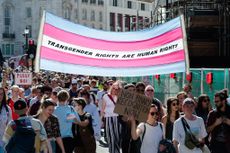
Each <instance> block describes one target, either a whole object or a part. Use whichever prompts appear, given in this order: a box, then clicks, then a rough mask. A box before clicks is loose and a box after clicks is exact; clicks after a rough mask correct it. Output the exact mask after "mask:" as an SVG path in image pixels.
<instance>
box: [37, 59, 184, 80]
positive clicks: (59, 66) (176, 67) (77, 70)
mask: <svg viewBox="0 0 230 153" xmlns="http://www.w3.org/2000/svg"><path fill="white" fill-rule="evenodd" d="M41 69H45V70H50V71H56V72H63V73H71V74H81V75H94V76H121V77H125V76H130V77H132V76H148V75H155V74H169V73H177V72H184V71H185V63H184V61H183V62H176V63H172V64H165V65H158V66H151V67H137V68H116V69H114V68H103V67H92V66H84V65H75V64H67V63H62V62H56V61H50V60H46V59H41Z"/></svg>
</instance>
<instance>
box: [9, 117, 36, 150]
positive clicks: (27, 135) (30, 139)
mask: <svg viewBox="0 0 230 153" xmlns="http://www.w3.org/2000/svg"><path fill="white" fill-rule="evenodd" d="M23 121H25V120H23ZM14 122H15V125H16V130H15V133H14V134H13V135H12V137H11V138H10V140H9V142H8V144H7V145H6V148H5V149H6V151H7V153H35V148H34V144H35V136H36V133H35V131H34V129H33V128H32V124H31V122H30V124H29V125H24V124H23V123H22V121H21V120H14ZM24 123H25V122H24Z"/></svg>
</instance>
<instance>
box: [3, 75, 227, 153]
mask: <svg viewBox="0 0 230 153" xmlns="http://www.w3.org/2000/svg"><path fill="white" fill-rule="evenodd" d="M5 79H7V78H5ZM32 81H33V82H32V85H23V86H18V85H14V83H12V84H8V86H4V87H0V121H1V122H0V153H5V152H7V153H11V152H12V153H16V152H17V153H21V152H20V151H19V150H24V149H26V147H24V146H23V145H24V144H23V137H20V140H22V141H20V140H19V139H18V140H17V142H19V141H20V142H21V143H16V144H13V143H14V142H13V140H12V137H16V136H15V135H16V133H17V132H16V131H18V129H19V128H18V127H21V126H22V127H23V126H25V127H32V129H33V130H34V132H35V137H34V140H35V142H34V144H33V147H32V148H33V149H34V150H33V151H31V150H30V152H28V153H31V152H35V153H73V152H75V153H95V152H96V141H99V142H101V139H102V137H104V140H105V141H106V142H107V144H108V148H109V153H121V152H122V153H164V152H165V153H166V152H167V151H169V150H167V151H166V148H163V149H162V145H163V146H164V144H165V142H169V143H171V144H172V145H173V149H172V148H171V150H170V151H171V152H175V153H202V152H203V151H204V148H205V147H206V148H209V150H210V151H211V152H212V153H230V104H229V102H228V91H227V90H226V89H223V90H221V91H218V92H216V93H215V96H214V104H215V107H214V106H212V105H211V102H210V97H209V96H208V95H206V94H201V95H199V96H198V98H194V97H193V95H192V94H191V92H190V90H191V86H189V85H188V86H186V87H185V88H184V90H183V91H181V92H179V93H178V94H177V95H175V96H174V97H169V98H168V99H167V100H166V102H161V101H160V100H159V99H157V98H156V97H155V95H154V87H153V86H151V85H146V84H144V83H143V82H138V83H132V84H129V83H125V82H122V81H119V80H118V81H116V80H112V79H106V80H102V79H98V78H94V77H85V76H77V75H68V74H62V73H54V72H50V73H48V72H41V73H36V74H34V77H33V79H32ZM122 89H124V90H128V91H129V92H133V93H135V94H142V95H143V96H147V97H149V98H150V99H151V100H152V104H151V107H150V108H149V113H148V117H147V120H146V122H138V121H137V120H136V119H135V118H134V116H133V115H132V114H129V115H127V116H121V115H119V114H117V113H115V112H114V109H115V106H116V103H117V99H118V94H119V91H120V90H122ZM101 129H104V133H103V135H102V132H101V131H102V130H101ZM189 132H190V134H191V135H192V136H193V138H194V139H195V140H196V141H197V143H196V144H194V146H193V145H188V144H187V133H189ZM31 135H32V134H31ZM17 137H19V136H17ZM24 139H25V136H24ZM195 140H194V141H195ZM24 142H26V141H24ZM20 145H21V146H20ZM22 146H23V147H22ZM27 146H28V145H27ZM14 149H15V150H16V151H15V150H14ZM17 149H18V150H17ZM27 149H29V148H27Z"/></svg>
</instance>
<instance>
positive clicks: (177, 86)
mask: <svg viewBox="0 0 230 153" xmlns="http://www.w3.org/2000/svg"><path fill="white" fill-rule="evenodd" d="M190 72H192V82H191V83H190V84H191V86H192V95H193V96H194V97H198V96H199V95H200V94H203V93H205V94H207V95H208V96H209V97H210V99H211V103H212V105H214V102H213V98H214V94H215V93H216V92H217V91H219V90H221V89H223V88H228V90H229V89H230V69H208V68H199V69H193V68H191V69H190ZM210 72H211V73H212V74H213V82H212V84H211V85H209V84H207V82H206V75H207V73H210ZM119 79H120V80H123V81H125V82H127V83H133V82H139V81H143V82H144V83H145V84H151V85H153V86H154V88H155V97H157V98H158V99H159V100H161V101H162V102H163V103H165V102H166V100H167V98H168V97H171V96H176V94H177V93H178V92H180V91H182V90H183V86H184V85H185V84H188V81H187V80H186V74H185V73H176V77H174V78H172V77H170V74H165V75H160V77H159V78H157V77H156V76H144V77H122V78H119Z"/></svg>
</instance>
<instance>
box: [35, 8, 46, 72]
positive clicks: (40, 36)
mask: <svg viewBox="0 0 230 153" xmlns="http://www.w3.org/2000/svg"><path fill="white" fill-rule="evenodd" d="M45 17H46V11H45V10H43V14H42V18H41V23H40V30H39V35H38V42H37V43H38V45H37V51H36V58H35V72H39V70H40V52H41V51H40V50H41V45H42V39H43V28H44V24H45Z"/></svg>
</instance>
